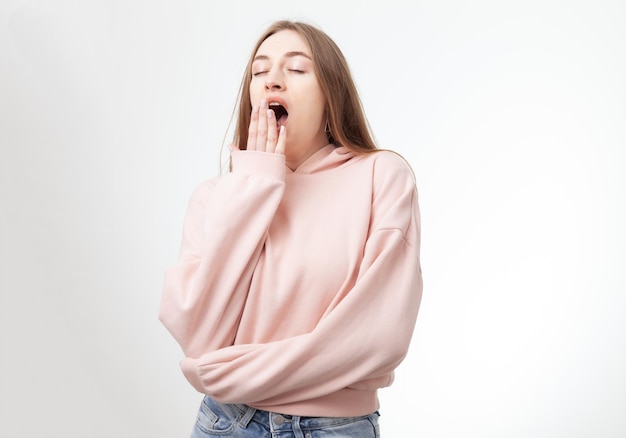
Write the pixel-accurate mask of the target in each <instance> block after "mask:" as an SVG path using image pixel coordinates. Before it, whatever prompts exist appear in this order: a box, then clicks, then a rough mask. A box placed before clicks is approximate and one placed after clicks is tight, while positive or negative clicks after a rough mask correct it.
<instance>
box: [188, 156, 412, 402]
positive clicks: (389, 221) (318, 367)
mask: <svg viewBox="0 0 626 438" xmlns="http://www.w3.org/2000/svg"><path fill="white" fill-rule="evenodd" d="M372 202H373V204H372V216H371V227H370V230H371V231H370V235H369V238H368V241H367V243H366V247H365V253H364V256H363V259H362V263H361V266H360V270H359V275H358V279H357V281H356V283H355V285H354V287H353V288H352V289H351V290H350V291H349V292H348V293H347V294H346V295H345V297H344V298H343V299H342V300H341V301H340V302H339V303H338V304H337V306H336V307H335V308H334V309H333V310H332V311H331V312H329V313H328V314H327V315H326V316H325V317H324V318H323V319H322V320H321V321H320V323H319V324H318V325H317V327H316V328H315V329H314V330H313V331H311V332H310V333H307V334H304V335H301V336H297V337H292V338H287V339H284V340H281V341H277V342H272V343H267V344H254V345H253V344H246V345H236V346H232V347H228V348H224V349H221V350H219V351H214V352H210V353H207V354H204V355H202V356H199V357H195V358H194V357H187V358H185V359H183V361H182V363H181V366H182V369H183V372H184V374H185V376H186V377H187V379H188V380H189V381H190V383H191V384H192V385H193V386H194V387H195V388H196V389H197V390H198V391H200V392H203V393H206V394H210V395H211V396H213V397H214V398H215V399H216V400H219V401H221V402H225V403H247V404H254V405H255V407H263V406H272V405H274V406H275V405H279V404H285V403H293V402H298V401H303V400H311V399H314V398H317V397H321V396H324V395H327V394H330V393H333V392H335V391H339V390H341V389H344V388H352V389H374V388H379V387H384V386H387V385H389V384H390V383H391V380H392V378H393V370H394V369H395V368H396V367H397V366H398V365H399V364H400V362H401V361H402V360H403V359H404V357H405V356H406V353H407V351H408V347H409V343H410V339H411V337H412V334H413V329H414V326H415V322H416V318H417V313H418V309H419V305H420V301H421V294H422V275H421V269H420V259H419V246H420V216H419V208H418V200H417V190H416V187H415V180H414V177H413V174H412V172H411V170H410V168H409V167H408V165H407V164H406V163H405V162H404V161H403V160H402V159H400V158H399V157H397V156H395V155H391V154H381V155H380V158H379V159H377V162H376V164H375V167H374V194H373V201H372ZM242 382H245V384H242Z"/></svg>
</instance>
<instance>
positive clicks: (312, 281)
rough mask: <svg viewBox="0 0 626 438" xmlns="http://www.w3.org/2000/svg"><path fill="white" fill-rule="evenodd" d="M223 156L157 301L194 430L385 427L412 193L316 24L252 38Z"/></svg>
mask: <svg viewBox="0 0 626 438" xmlns="http://www.w3.org/2000/svg"><path fill="white" fill-rule="evenodd" d="M230 158H231V170H230V172H228V173H227V174H225V175H222V176H219V177H216V178H213V179H210V180H208V181H206V182H204V183H203V184H201V185H200V186H199V187H198V188H197V189H196V190H195V191H194V193H193V194H192V196H191V199H190V202H189V207H188V211H187V215H186V218H185V224H184V231H183V241H182V246H181V252H180V258H179V260H178V262H177V263H176V264H175V265H174V266H173V267H172V268H171V269H169V270H168V271H167V272H166V278H165V286H164V291H163V297H162V302H161V309H160V319H161V321H162V322H163V324H164V325H165V326H166V327H167V328H168V330H169V331H170V332H171V333H172V335H173V336H174V337H175V339H176V340H177V341H178V343H179V344H180V345H181V347H182V349H183V352H184V355H185V358H184V359H183V361H182V362H181V367H182V370H183V373H184V375H185V377H186V378H187V379H188V380H189V382H190V383H191V384H192V385H193V386H194V388H196V389H197V390H198V391H199V392H201V393H203V394H205V397H204V400H203V401H202V404H201V407H200V410H199V413H198V420H197V422H196V425H195V427H194V430H193V433H192V437H207V436H222V437H225V436H228V437H269V436H277V435H278V434H280V436H281V437H288V436H293V437H324V436H333V437H359V438H366V437H370V436H371V437H375V436H379V432H378V409H379V403H378V398H377V390H378V389H379V388H382V387H385V386H388V385H390V384H391V382H392V380H393V371H394V369H395V368H396V367H397V366H398V365H399V364H400V362H401V361H402V359H403V358H404V357H405V355H406V353H407V349H408V346H409V342H410V339H411V335H412V333H413V328H414V324H415V320H416V317H417V313H418V308H419V304H420V299H421V292H422V280H421V270H420V262H419V243H420V240H419V232H420V228H419V226H420V223H419V210H418V203H417V192H416V187H415V181H414V177H413V174H412V172H411V169H410V168H409V166H408V165H407V163H406V162H405V161H404V160H403V159H402V158H401V157H399V156H398V155H397V154H395V153H392V152H389V151H383V150H377V148H376V146H375V144H374V141H373V139H372V136H371V135H370V133H369V130H368V125H367V122H366V118H365V116H364V114H363V111H362V107H361V104H360V100H359V97H358V94H357V91H356V87H355V86H354V83H353V80H352V78H351V76H350V72H349V69H348V66H347V63H346V61H345V59H344V57H343V55H342V53H341V51H340V50H339V48H338V47H337V46H336V45H335V43H334V42H333V41H332V40H331V39H330V38H329V37H328V36H327V35H326V34H325V33H323V32H322V31H320V30H319V29H317V28H315V27H312V26H310V25H307V24H305V23H300V22H291V21H279V22H276V23H275V24H273V25H272V26H271V27H270V28H269V29H268V30H267V31H266V32H265V33H264V34H263V35H262V36H261V38H260V39H259V41H258V43H257V44H256V47H255V48H254V50H253V52H252V56H251V59H250V61H249V63H248V66H247V68H246V72H245V74H244V77H243V81H242V88H241V92H240V102H239V115H238V120H237V125H236V132H235V138H234V142H233V146H231V157H230ZM281 433H283V434H281Z"/></svg>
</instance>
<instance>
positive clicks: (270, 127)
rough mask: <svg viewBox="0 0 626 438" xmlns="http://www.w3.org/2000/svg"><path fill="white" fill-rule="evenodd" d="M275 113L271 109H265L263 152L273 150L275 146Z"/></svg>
mask: <svg viewBox="0 0 626 438" xmlns="http://www.w3.org/2000/svg"><path fill="white" fill-rule="evenodd" d="M277 129H278V127H277V126H276V115H275V114H274V111H273V110H271V109H268V110H267V141H266V142H265V152H272V153H273V152H274V149H275V147H276V136H277V134H276V130H277Z"/></svg>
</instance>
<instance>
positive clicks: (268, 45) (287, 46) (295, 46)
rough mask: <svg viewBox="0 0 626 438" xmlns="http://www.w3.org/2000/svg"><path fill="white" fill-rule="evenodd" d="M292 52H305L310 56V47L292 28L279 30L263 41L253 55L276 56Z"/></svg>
mask: <svg viewBox="0 0 626 438" xmlns="http://www.w3.org/2000/svg"><path fill="white" fill-rule="evenodd" d="M293 52H302V53H306V54H307V55H308V56H309V57H311V48H310V47H309V45H308V44H307V42H306V41H305V40H304V38H302V37H301V36H300V34H299V33H297V32H296V31H293V30H281V31H279V32H276V33H275V34H273V35H270V36H269V37H267V38H266V39H265V41H263V43H262V44H261V45H260V46H259V49H258V50H257V51H256V53H255V57H257V56H267V57H269V58H278V57H281V56H283V55H285V54H287V53H293Z"/></svg>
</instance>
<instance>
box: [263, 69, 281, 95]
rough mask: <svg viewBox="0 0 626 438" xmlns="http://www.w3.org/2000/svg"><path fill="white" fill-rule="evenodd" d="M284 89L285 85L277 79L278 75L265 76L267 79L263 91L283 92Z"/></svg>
mask: <svg viewBox="0 0 626 438" xmlns="http://www.w3.org/2000/svg"><path fill="white" fill-rule="evenodd" d="M284 88H285V84H284V82H283V81H282V79H281V78H280V77H279V75H277V74H276V73H274V74H273V75H268V76H267V79H266V80H265V89H266V90H267V91H272V90H283V89H284Z"/></svg>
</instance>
